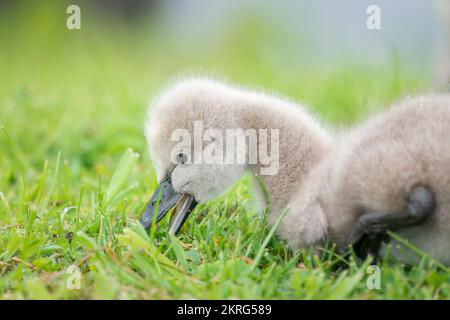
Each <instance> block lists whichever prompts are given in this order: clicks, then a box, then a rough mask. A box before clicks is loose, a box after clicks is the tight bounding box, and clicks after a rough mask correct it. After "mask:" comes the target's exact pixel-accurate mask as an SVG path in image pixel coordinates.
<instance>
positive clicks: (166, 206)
mask: <svg viewBox="0 0 450 320" xmlns="http://www.w3.org/2000/svg"><path fill="white" fill-rule="evenodd" d="M196 205H197V202H196V201H195V199H194V197H193V196H191V195H189V194H187V193H178V192H176V191H175V189H174V188H173V185H172V179H171V176H170V175H167V176H166V177H165V178H164V179H163V180H162V181H161V183H160V184H159V185H158V187H157V188H156V190H155V193H154V194H153V196H152V197H151V199H150V201H149V202H148V204H147V207H146V209H145V212H144V214H143V215H142V218H141V223H142V225H143V226H144V228H145V229H146V230H149V229H150V227H151V225H152V222H153V220H155V223H158V222H159V221H161V219H162V218H164V217H165V215H166V214H167V213H168V212H169V211H170V209H172V208H174V210H173V212H172V217H171V218H170V223H169V232H173V233H174V234H175V235H176V234H178V232H179V231H180V229H181V227H182V226H183V224H184V222H185V221H186V219H187V218H188V217H189V214H190V213H191V211H192V210H193V209H194V208H195V206H196ZM155 215H156V217H155Z"/></svg>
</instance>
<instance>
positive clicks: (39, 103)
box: [0, 5, 450, 299]
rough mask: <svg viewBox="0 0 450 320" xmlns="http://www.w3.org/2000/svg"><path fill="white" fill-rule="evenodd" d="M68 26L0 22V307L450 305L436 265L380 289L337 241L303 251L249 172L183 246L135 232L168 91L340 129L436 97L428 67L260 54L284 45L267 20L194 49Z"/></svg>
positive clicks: (198, 218) (12, 15)
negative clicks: (40, 303)
mask: <svg viewBox="0 0 450 320" xmlns="http://www.w3.org/2000/svg"><path fill="white" fill-rule="evenodd" d="M61 10H62V11H61ZM61 12H62V13H63V14H61ZM65 18H66V15H65V9H64V7H62V6H60V5H55V6H53V7H46V8H42V6H37V5H34V6H33V7H32V8H30V7H27V6H25V5H23V6H21V7H20V6H19V7H18V9H17V10H15V11H13V12H8V15H6V13H3V12H2V13H0V45H1V47H0V74H1V77H0V126H1V129H0V298H1V299H28V298H32V299H47V298H49V299H168V298H176V299H178V298H182V299H190V298H197V299H231V298H233V299H236V298H243V299H261V298H263V299H321V298H324V299H332V298H335V299H436V298H439V299H448V298H450V272H449V271H448V270H443V269H442V268H440V267H439V266H437V265H436V264H435V263H433V262H432V261H429V260H428V259H427V258H426V257H424V258H423V259H422V262H421V263H420V265H418V266H414V267H407V266H404V265H402V264H400V263H398V262H395V261H390V262H388V261H385V262H380V263H379V267H380V271H381V273H380V274H381V288H380V289H369V288H368V286H367V280H368V279H369V277H370V275H371V274H370V272H369V271H368V270H372V269H370V268H369V269H368V265H369V264H370V263H371V261H370V260H367V261H358V260H357V259H355V258H354V257H352V256H349V257H342V256H340V255H337V254H336V253H335V252H334V250H333V248H332V247H331V246H330V247H329V248H327V249H326V250H323V251H322V252H320V253H318V254H314V253H312V252H306V251H304V252H300V253H292V252H291V251H289V249H288V247H287V246H286V244H285V243H284V242H282V241H280V240H278V239H277V238H276V237H274V236H272V234H273V233H272V232H271V231H272V230H271V229H270V228H269V227H268V225H267V222H266V220H265V218H264V216H261V215H260V214H259V213H258V212H257V211H256V210H255V209H254V207H253V206H252V196H251V194H252V190H251V188H250V179H249V178H248V177H244V178H243V179H242V181H240V182H239V183H238V184H237V185H235V186H234V187H233V189H232V190H230V191H229V192H227V193H226V194H225V195H223V196H222V197H220V198H219V199H217V200H215V201H213V202H210V203H207V204H203V205H201V206H199V207H198V208H196V210H195V212H194V217H193V218H191V219H189V220H188V222H187V223H186V225H185V227H183V229H182V232H181V233H180V235H179V237H178V238H168V237H167V235H166V231H165V230H166V224H167V221H163V222H162V223H161V225H160V226H158V227H157V228H153V229H152V230H151V231H150V233H149V234H147V233H146V232H145V231H144V230H143V228H142V227H141V226H140V224H139V218H140V216H141V214H142V212H143V210H144V207H145V205H146V201H147V200H148V199H149V197H150V195H151V194H152V192H153V191H154V189H155V187H156V180H155V173H154V169H153V167H152V164H151V162H150V160H149V157H148V154H147V150H146V144H145V139H144V135H143V123H144V118H145V114H146V112H147V105H148V101H149V99H150V98H151V97H152V95H154V94H155V93H156V92H157V91H158V90H159V89H160V88H161V87H163V86H164V84H165V83H166V82H167V81H168V80H170V79H173V78H174V77H177V76H179V75H180V74H181V75H183V74H207V75H213V76H217V77H219V78H221V79H222V78H223V79H227V80H229V81H231V82H234V83H237V84H240V85H243V86H246V87H250V88H260V89H264V90H269V91H274V92H277V93H279V94H281V95H284V96H287V97H289V98H291V99H292V100H294V101H299V102H300V101H301V102H302V103H305V104H307V105H309V106H311V109H312V112H315V113H317V114H319V116H320V117H321V118H322V119H323V121H324V123H327V124H329V125H330V126H334V127H336V128H341V127H346V126H351V125H352V124H354V123H357V122H358V121H361V120H362V119H364V118H365V117H367V116H368V115H370V114H372V113H373V112H376V111H377V110H380V109H382V108H385V107H387V106H388V104H389V103H390V102H392V101H393V100H395V99H398V98H401V97H403V96H405V95H413V94H415V93H419V92H424V91H427V90H429V88H430V84H429V81H428V78H427V76H426V75H425V74H426V73H425V71H424V70H421V69H412V68H409V67H405V66H403V65H402V63H401V61H399V59H397V58H395V55H393V58H392V61H390V62H389V63H386V64H385V65H383V66H372V65H365V64H363V63H358V62H351V59H348V61H345V59H342V60H341V61H339V62H338V63H331V64H330V65H327V66H321V67H317V66H314V67H313V66H308V65H307V64H297V63H295V62H292V63H291V61H290V60H289V47H288V46H287V47H286V46H285V47H283V46H282V43H283V38H282V37H279V38H280V39H281V40H279V42H280V43H278V45H279V47H277V50H274V51H270V50H269V51H270V52H271V54H260V52H261V51H262V50H263V49H264V48H265V44H266V38H268V37H269V36H270V37H272V38H277V39H278V37H277V36H278V34H277V29H276V28H274V29H273V28H270V26H267V25H266V24H265V23H264V22H261V21H258V20H254V21H252V20H250V21H248V20H245V22H243V24H242V25H241V26H235V27H234V28H233V29H232V30H229V31H228V33H227V36H226V37H225V36H224V38H223V39H221V41H220V43H219V44H217V45H214V46H207V45H205V46H204V47H201V48H196V49H195V50H194V49H185V50H183V47H182V46H181V45H179V44H178V43H177V42H176V41H175V40H173V39H171V38H170V37H166V36H165V34H164V32H163V31H161V30H160V29H158V28H153V27H152V25H147V24H144V23H141V24H138V25H135V26H133V27H129V26H127V25H126V23H125V22H124V21H122V20H121V19H120V18H118V17H110V16H101V15H99V16H95V19H94V17H93V16H89V14H88V16H87V18H86V19H85V20H84V22H83V27H82V30H77V31H69V30H67V29H66V28H65ZM94 21H95V22H94ZM244 23H245V25H244ZM244 26H245V28H243V27H244ZM242 30H246V32H242ZM272 42H273V40H272ZM180 48H181V49H180ZM286 63H289V64H288V65H286ZM166 220H167V219H166Z"/></svg>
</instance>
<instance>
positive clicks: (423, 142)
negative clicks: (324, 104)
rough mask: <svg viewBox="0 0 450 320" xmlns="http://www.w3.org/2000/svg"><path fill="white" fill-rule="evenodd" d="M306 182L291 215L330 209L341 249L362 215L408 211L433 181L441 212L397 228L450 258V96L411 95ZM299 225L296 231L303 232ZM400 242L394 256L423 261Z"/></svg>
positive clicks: (362, 129) (332, 232)
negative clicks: (416, 191) (416, 193)
mask: <svg viewBox="0 0 450 320" xmlns="http://www.w3.org/2000/svg"><path fill="white" fill-rule="evenodd" d="M304 186H305V187H304V190H302V191H300V192H299V193H298V194H297V196H296V197H295V199H294V200H293V201H292V203H291V210H292V209H293V210H294V211H296V213H295V214H294V215H292V216H291V217H293V219H294V220H297V219H299V218H298V217H303V216H305V215H306V216H309V215H314V216H315V215H323V216H324V217H325V219H326V220H327V226H328V230H327V231H328V232H327V233H328V236H329V238H330V239H331V241H332V242H335V243H337V244H338V246H339V247H340V248H344V247H345V246H346V245H348V244H349V243H348V242H347V236H348V235H349V234H350V233H351V232H352V230H353V229H354V227H355V224H356V221H357V220H358V218H359V217H360V216H361V215H362V214H364V213H366V212H381V213H386V214H389V213H392V214H394V213H398V212H402V211H403V210H405V208H406V206H407V205H408V203H407V199H408V196H409V194H410V192H411V190H412V189H413V188H414V187H416V186H427V187H429V188H430V189H431V190H432V192H433V193H434V196H435V199H436V208H435V210H434V212H433V213H432V214H431V216H430V217H429V218H428V219H426V221H424V222H423V223H421V224H419V225H416V226H413V227H407V228H403V229H400V230H397V231H396V232H397V233H398V234H399V235H400V236H402V237H403V238H405V239H407V240H409V241H410V242H411V243H412V244H413V245H415V246H417V247H418V248H420V249H422V250H424V251H425V252H427V253H428V254H430V255H431V256H433V257H434V258H436V259H438V260H440V261H441V262H443V263H446V264H450V96H445V95H442V96H432V95H431V96H424V97H417V98H409V99H406V100H404V101H402V102H401V103H399V104H397V105H394V106H393V107H392V108H391V109H390V110H389V111H387V112H384V113H381V114H380V115H378V116H376V117H375V118H373V119H371V120H370V121H368V122H367V123H365V124H363V125H361V126H359V127H357V128H355V129H354V130H352V131H351V132H350V133H349V134H348V135H346V136H344V137H343V138H342V140H341V141H340V142H338V144H337V146H336V147H335V148H333V150H332V152H330V154H329V155H327V157H326V158H325V159H324V160H323V161H322V162H321V164H320V165H319V166H318V167H316V168H315V169H314V171H313V172H312V174H311V175H310V176H309V178H308V181H307V183H305V185H304ZM298 206H301V207H298ZM295 224H296V221H291V223H290V224H289V225H292V226H293V225H295ZM291 229H292V230H289V232H290V233H291V234H292V235H290V236H289V237H291V238H296V237H297V238H298V237H300V238H301V235H297V236H296V235H295V230H294V227H292V228H291ZM393 244H394V246H393V254H394V256H396V257H397V258H399V259H401V260H404V261H406V262H415V261H417V257H416V256H415V255H413V254H412V252H410V251H408V250H404V249H400V248H398V246H397V245H396V244H395V242H393ZM384 248H385V247H384ZM382 250H383V248H382Z"/></svg>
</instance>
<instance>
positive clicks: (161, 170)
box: [141, 79, 322, 233]
mask: <svg viewBox="0 0 450 320" xmlns="http://www.w3.org/2000/svg"><path fill="white" fill-rule="evenodd" d="M302 117H303V115H302V114H301V113H299V110H298V106H297V105H294V104H291V103H289V102H285V101H282V100H280V99H278V98H274V97H272V96H269V95H264V94H260V93H255V92H251V91H245V90H241V89H237V88H234V87H230V86H226V85H223V84H220V83H217V82H214V81H210V80H203V79H193V80H184V81H181V82H178V83H176V84H175V85H173V86H171V87H169V88H168V89H167V90H165V91H163V93H162V94H161V95H160V96H159V97H157V99H156V100H155V101H154V102H153V103H152V104H151V106H150V112H149V117H148V119H147V122H146V124H145V134H146V137H147V142H148V146H149V152H150V157H151V159H152V161H153V164H154V165H155V167H156V171H157V177H158V182H159V186H158V188H157V190H156V191H155V193H154V195H153V196H152V198H151V200H150V202H149V204H148V206H147V209H146V211H145V213H144V215H143V217H142V221H141V222H142V223H143V225H144V226H145V227H146V228H148V227H150V225H151V223H152V221H153V220H155V221H156V222H157V221H159V220H160V219H162V218H163V217H164V215H165V214H167V212H168V211H169V210H170V209H171V208H172V207H175V209H174V211H173V213H172V218H171V220H172V221H171V223H170V227H171V230H172V231H174V232H175V233H176V232H178V230H179V229H180V228H181V226H182V225H183V223H184V221H185V220H186V218H187V216H188V215H189V213H190V211H191V210H192V209H193V207H194V206H195V205H196V204H197V203H203V202H206V201H209V200H211V199H213V198H215V197H217V196H219V195H220V194H222V193H223V192H225V191H226V190H227V189H228V188H229V187H230V186H231V185H233V184H234V183H235V182H236V181H237V180H238V179H239V178H240V177H241V176H242V175H243V174H244V172H245V171H246V170H251V171H252V172H253V173H255V174H256V175H258V174H263V175H264V170H268V169H271V170H272V171H273V172H272V173H275V174H274V176H276V173H277V171H278V169H279V168H278V162H276V161H280V162H283V160H286V161H284V162H285V163H286V164H287V165H286V166H285V168H284V167H283V168H281V169H280V170H281V171H283V170H284V171H283V173H284V174H285V175H286V177H287V178H285V179H284V180H285V181H284V184H283V185H282V186H280V187H279V188H278V187H277V186H276V185H274V188H278V189H279V193H285V192H286V190H290V189H291V187H292V185H293V184H296V183H297V181H296V174H297V172H296V170H297V171H299V170H306V169H307V166H306V165H305V164H304V163H302V165H301V166H295V167H294V168H293V169H292V170H290V168H289V166H292V162H293V161H291V159H283V155H284V154H286V155H288V156H289V157H293V158H294V159H295V158H302V157H304V155H303V156H302V155H298V156H297V155H296V154H295V153H296V152H298V153H299V154H301V153H302V151H303V150H301V149H299V148H293V150H295V152H290V151H289V150H282V151H281V152H280V154H281V157H280V159H278V158H277V159H275V158H271V157H270V156H278V152H279V150H278V148H279V147H280V148H281V149H282V148H283V145H282V144H281V145H277V143H279V140H281V139H283V137H290V139H292V137H295V136H297V137H299V138H303V139H305V138H308V137H309V134H310V133H311V132H312V133H311V135H314V134H315V133H318V134H319V135H320V134H322V133H321V132H320V129H318V128H316V127H315V124H311V125H310V126H311V128H310V129H311V130H310V131H307V133H303V132H296V130H297V128H298V127H302V120H306V121H303V122H307V123H308V125H309V124H310V123H312V121H311V120H310V119H309V118H307V117H306V116H305V119H302ZM306 118H307V119H306ZM280 128H281V133H280V132H278V131H276V130H279V129H280ZM260 129H262V130H263V131H261V130H260ZM272 129H276V130H275V131H272ZM252 130H253V131H252ZM264 130H265V131H264ZM252 133H254V135H252ZM233 134H234V135H233ZM236 134H237V136H236ZM239 134H241V135H242V134H243V135H244V140H240V141H243V145H240V144H239V141H238V140H239V139H240V138H242V136H239ZM264 138H266V139H265V140H264ZM230 139H231V140H230ZM234 139H236V140H234ZM277 139H278V140H277ZM294 140H295V141H298V140H299V139H298V138H296V139H294ZM230 141H231V142H232V143H231V144H230V145H231V146H233V148H232V150H231V149H230V148H229V144H228V142H230ZM250 141H253V142H255V143H256V145H257V148H258V152H257V153H258V156H260V149H259V148H260V147H261V142H262V141H266V143H265V147H266V149H267V150H266V156H267V155H269V157H266V158H269V160H270V161H266V162H265V163H264V164H262V163H261V161H259V160H260V158H258V156H257V157H256V161H254V160H255V158H253V156H252V151H255V150H252V148H251V146H255V145H254V144H252V142H250ZM310 143H311V144H312V145H316V143H315V141H313V139H312V141H310ZM274 146H275V147H274ZM289 147H291V146H289ZM305 148H306V149H307V150H308V151H311V146H309V145H306V146H305ZM312 154H314V155H315V153H314V152H312ZM251 159H253V161H251ZM265 160H267V159H265ZM274 160H276V161H274ZM311 161H313V160H311ZM289 170H290V171H289ZM261 172H262V173H261ZM277 198H278V200H280V202H284V203H285V201H284V199H282V198H283V197H277ZM155 213H156V214H155ZM155 215H156V217H155Z"/></svg>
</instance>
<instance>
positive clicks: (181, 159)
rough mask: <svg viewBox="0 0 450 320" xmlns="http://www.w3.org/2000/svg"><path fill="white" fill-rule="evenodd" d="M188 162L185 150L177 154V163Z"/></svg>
mask: <svg viewBox="0 0 450 320" xmlns="http://www.w3.org/2000/svg"><path fill="white" fill-rule="evenodd" d="M186 162H187V155H186V154H184V153H183V152H179V153H178V154H177V163H178V164H185V163H186Z"/></svg>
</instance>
